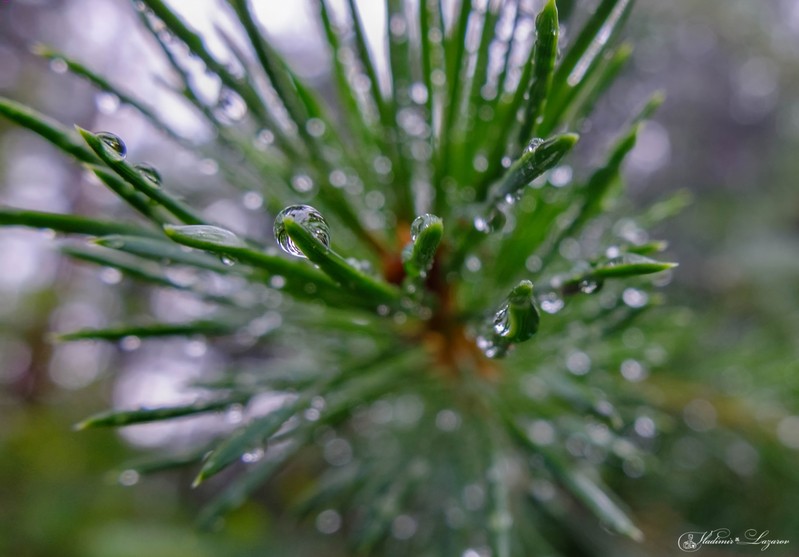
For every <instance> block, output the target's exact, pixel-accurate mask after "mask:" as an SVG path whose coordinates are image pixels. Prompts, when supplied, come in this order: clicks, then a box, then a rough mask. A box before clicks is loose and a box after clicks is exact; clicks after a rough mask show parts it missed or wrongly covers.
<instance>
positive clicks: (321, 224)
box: [274, 205, 330, 257]
mask: <svg viewBox="0 0 799 557" xmlns="http://www.w3.org/2000/svg"><path fill="white" fill-rule="evenodd" d="M286 217H289V218H291V219H292V220H294V222H296V223H297V224H299V225H300V226H302V227H303V228H305V229H306V230H307V231H308V232H310V233H311V234H313V235H314V237H315V238H316V239H317V240H319V241H320V242H322V244H324V245H325V247H327V246H330V228H329V227H328V225H327V221H325V218H324V217H323V216H322V214H321V213H320V212H319V211H317V210H316V209H314V208H313V207H311V206H310V205H291V206H289V207H286V208H285V209H283V210H282V211H280V213H278V215H277V217H275V227H274V234H275V239H276V240H277V243H278V245H279V246H280V248H281V249H282V250H283V251H285V252H286V253H288V254H290V255H294V256H296V257H305V254H303V253H302V251H301V250H300V248H298V247H297V246H296V244H294V242H293V241H292V239H291V237H290V236H289V234H288V232H287V231H286V225H285V223H284V220H285V219H286Z"/></svg>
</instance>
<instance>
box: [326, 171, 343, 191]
mask: <svg viewBox="0 0 799 557" xmlns="http://www.w3.org/2000/svg"><path fill="white" fill-rule="evenodd" d="M328 180H330V185H331V186H333V187H334V188H343V187H344V186H346V185H347V173H346V172H344V171H343V170H339V169H336V170H333V171H332V172H331V173H330V176H328Z"/></svg>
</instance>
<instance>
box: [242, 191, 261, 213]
mask: <svg viewBox="0 0 799 557" xmlns="http://www.w3.org/2000/svg"><path fill="white" fill-rule="evenodd" d="M241 201H242V203H243V204H244V208H245V209H249V210H250V211H257V210H258V209H260V208H261V207H263V206H264V196H262V195H261V194H260V193H258V192H255V191H248V192H247V193H245V194H244V195H243V196H242V198H241Z"/></svg>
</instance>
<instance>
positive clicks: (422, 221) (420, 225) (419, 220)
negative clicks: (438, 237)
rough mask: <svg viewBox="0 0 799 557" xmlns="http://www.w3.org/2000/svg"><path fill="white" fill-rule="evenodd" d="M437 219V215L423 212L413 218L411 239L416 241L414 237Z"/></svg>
mask: <svg viewBox="0 0 799 557" xmlns="http://www.w3.org/2000/svg"><path fill="white" fill-rule="evenodd" d="M437 220H438V217H436V216H435V215H431V214H430V213H425V214H424V215H420V216H418V217H416V218H415V219H413V222H412V223H411V240H413V241H416V238H418V237H419V234H421V232H422V230H424V229H425V228H426V227H427V226H429V225H430V224H432V223H433V222H435V221H437Z"/></svg>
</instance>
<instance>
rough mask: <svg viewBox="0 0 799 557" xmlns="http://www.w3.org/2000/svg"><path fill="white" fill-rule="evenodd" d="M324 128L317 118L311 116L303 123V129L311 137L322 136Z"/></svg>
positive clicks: (323, 124)
mask: <svg viewBox="0 0 799 557" xmlns="http://www.w3.org/2000/svg"><path fill="white" fill-rule="evenodd" d="M326 129H327V126H325V123H324V122H323V121H322V120H320V119H319V118H311V119H310V120H308V121H307V122H306V123H305V130H306V131H307V132H308V135H310V136H311V137H322V136H323V135H324V134H325V130H326Z"/></svg>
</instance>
